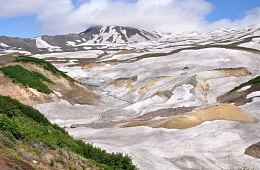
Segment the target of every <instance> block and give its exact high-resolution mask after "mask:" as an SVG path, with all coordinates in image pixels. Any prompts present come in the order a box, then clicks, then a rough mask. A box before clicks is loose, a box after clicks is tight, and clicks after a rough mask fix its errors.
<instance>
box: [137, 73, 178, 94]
mask: <svg viewBox="0 0 260 170" xmlns="http://www.w3.org/2000/svg"><path fill="white" fill-rule="evenodd" d="M172 80H173V77H170V76H165V77H157V78H155V79H152V80H149V81H148V82H146V83H145V84H144V85H143V87H142V88H141V89H140V90H139V91H138V93H139V94H143V93H144V92H145V91H147V90H149V89H150V88H151V87H153V86H154V85H155V84H156V83H157V82H160V81H164V82H168V81H172Z"/></svg>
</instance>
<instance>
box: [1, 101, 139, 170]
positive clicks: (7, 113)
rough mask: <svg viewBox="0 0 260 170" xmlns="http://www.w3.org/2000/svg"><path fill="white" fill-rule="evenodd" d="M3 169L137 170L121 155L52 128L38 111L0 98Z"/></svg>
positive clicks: (57, 128)
mask: <svg viewBox="0 0 260 170" xmlns="http://www.w3.org/2000/svg"><path fill="white" fill-rule="evenodd" d="M0 108H1V114H0V145H1V148H0V157H1V161H0V167H1V169H6V170H7V169H26V170H29V169H129V170H130V169H135V167H134V166H133V165H132V162H131V159H130V158H129V157H128V156H123V155H122V154H114V153H112V154H108V153H106V151H104V150H101V149H99V148H95V147H93V146H92V145H90V144H85V143H84V142H82V141H76V140H73V139H72V137H71V136H69V134H68V133H67V132H66V131H65V130H64V129H62V128H60V127H59V126H57V125H54V124H51V123H50V122H49V121H48V120H47V119H46V118H45V117H44V116H43V115H42V114H41V113H40V112H39V111H37V110H35V109H33V108H31V107H29V106H25V105H23V104H21V103H20V102H18V101H16V100H13V99H11V98H9V97H4V96H0Z"/></svg>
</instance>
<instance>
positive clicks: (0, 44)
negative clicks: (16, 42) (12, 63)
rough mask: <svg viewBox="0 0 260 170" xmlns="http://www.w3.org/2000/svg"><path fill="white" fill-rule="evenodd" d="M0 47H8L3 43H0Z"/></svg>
mask: <svg viewBox="0 0 260 170" xmlns="http://www.w3.org/2000/svg"><path fill="white" fill-rule="evenodd" d="M0 46H2V47H5V48H7V47H10V46H9V45H6V44H5V43H2V42H1V43H0Z"/></svg>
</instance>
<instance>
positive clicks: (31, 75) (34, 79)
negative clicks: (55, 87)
mask: <svg viewBox="0 0 260 170" xmlns="http://www.w3.org/2000/svg"><path fill="white" fill-rule="evenodd" d="M0 71H2V72H3V73H4V74H5V75H6V76H8V77H9V78H10V79H12V80H13V82H14V83H19V84H22V85H23V86H26V87H27V86H28V87H31V88H34V89H36V90H37V91H39V92H43V93H46V94H50V93H52V91H51V90H50V89H49V87H48V86H47V85H46V84H44V83H43V82H47V83H52V81H51V80H50V79H48V78H46V77H44V76H43V75H42V74H40V73H38V72H35V71H29V70H26V69H24V68H23V67H21V66H19V65H16V66H8V67H2V68H0Z"/></svg>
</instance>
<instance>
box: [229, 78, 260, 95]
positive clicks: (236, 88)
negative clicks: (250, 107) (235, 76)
mask: <svg viewBox="0 0 260 170" xmlns="http://www.w3.org/2000/svg"><path fill="white" fill-rule="evenodd" d="M257 83H260V76H257V77H256V78H254V79H252V80H249V81H248V82H246V83H243V84H241V85H239V86H237V87H235V88H234V89H233V90H231V92H233V91H236V90H239V89H241V88H242V87H245V86H247V85H252V84H257Z"/></svg>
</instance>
